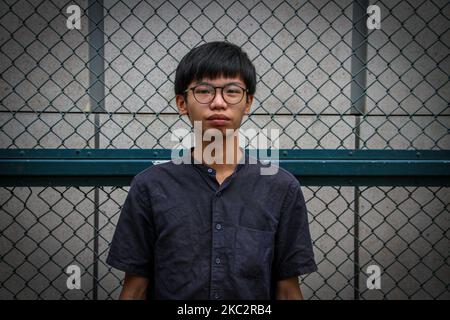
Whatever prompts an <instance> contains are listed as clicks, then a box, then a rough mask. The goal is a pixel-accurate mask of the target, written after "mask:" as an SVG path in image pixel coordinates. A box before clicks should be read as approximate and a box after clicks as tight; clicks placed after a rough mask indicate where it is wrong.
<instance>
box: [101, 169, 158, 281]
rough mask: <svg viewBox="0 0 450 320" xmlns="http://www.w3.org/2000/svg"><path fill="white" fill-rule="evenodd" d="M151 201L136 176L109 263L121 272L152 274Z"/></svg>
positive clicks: (117, 229)
mask: <svg viewBox="0 0 450 320" xmlns="http://www.w3.org/2000/svg"><path fill="white" fill-rule="evenodd" d="M152 221H153V219H152V211H151V206H150V201H149V199H148V197H147V196H146V193H145V190H143V188H142V186H140V183H139V180H138V179H137V178H136V177H135V178H134V179H133V181H132V182H131V186H130V190H129V192H128V195H127V198H126V200H125V203H124V205H123V207H122V211H121V213H120V217H119V221H118V223H117V227H116V230H115V232H114V236H113V239H112V242H111V246H110V250H109V254H108V258H107V259H106V262H107V263H108V264H109V265H110V266H112V267H114V268H116V269H119V270H121V271H124V272H127V273H131V274H135V275H138V276H142V277H147V278H148V277H150V276H151V270H152V269H151V268H152V266H153V248H154V234H155V233H154V225H153V222H152Z"/></svg>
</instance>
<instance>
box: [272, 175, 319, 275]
mask: <svg viewBox="0 0 450 320" xmlns="http://www.w3.org/2000/svg"><path fill="white" fill-rule="evenodd" d="M316 270H317V266H316V263H315V261H314V252H313V249H312V243H311V235H310V232H309V223H308V214H307V210H306V204H305V199H304V198H303V193H302V190H301V188H300V183H299V182H298V180H294V181H293V182H292V183H291V184H290V186H289V190H288V192H287V195H286V197H285V200H284V203H283V207H282V210H281V214H280V220H279V222H278V230H277V235H276V237H275V256H274V273H275V274H274V276H275V279H276V280H277V281H279V280H283V279H287V278H291V277H295V276H299V275H302V274H306V273H311V272H314V271H316Z"/></svg>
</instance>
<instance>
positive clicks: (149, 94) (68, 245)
mask: <svg viewBox="0 0 450 320" xmlns="http://www.w3.org/2000/svg"><path fill="white" fill-rule="evenodd" d="M53 3H54V4H55V5H53V4H52V3H51V2H48V1H43V2H42V3H41V4H39V2H36V3H35V2H33V4H30V3H29V2H27V1H20V0H19V1H6V2H1V3H0V10H1V18H0V46H1V50H0V70H1V78H0V92H1V103H0V124H1V132H0V148H93V147H94V143H95V136H94V121H95V120H94V115H93V114H92V113H91V112H90V111H91V110H92V109H93V107H95V106H92V105H91V104H90V100H89V96H88V94H87V89H88V88H89V69H88V62H89V46H88V42H87V38H86V37H87V35H88V19H87V17H86V15H83V16H82V21H81V24H82V29H81V30H68V29H67V28H66V24H65V21H66V14H65V8H66V7H67V5H68V4H73V1H62V0H59V1H53ZM77 3H78V4H79V5H80V7H81V8H82V9H83V10H84V9H86V8H87V1H86V0H85V1H77ZM149 3H150V4H149ZM149 3H147V2H140V1H126V2H125V1H112V0H105V1H104V7H105V9H104V14H105V19H104V30H105V37H104V41H105V47H104V58H105V63H104V69H105V71H104V72H105V73H104V75H105V109H106V112H104V113H102V114H100V115H99V123H100V126H101V128H100V135H99V137H98V139H99V145H100V148H122V149H130V148H172V147H173V146H174V142H172V141H170V133H171V132H172V131H173V130H175V129H178V128H180V127H183V128H189V124H188V123H187V119H185V118H183V117H180V116H179V115H177V112H176V108H175V101H174V94H173V79H174V72H175V68H176V66H177V63H178V61H179V60H180V59H181V58H182V56H183V55H184V54H186V53H187V52H188V50H189V49H190V48H192V47H194V46H196V45H198V44H201V43H203V42H206V41H213V40H224V39H226V40H228V41H231V42H234V43H236V44H238V45H241V46H242V47H243V48H244V50H245V51H247V53H248V54H249V56H250V58H251V59H252V60H253V62H254V64H255V66H256V69H257V73H258V84H257V94H256V100H255V103H254V105H253V107H252V111H253V112H252V114H251V116H250V117H246V118H245V119H244V123H243V128H244V129H248V128H266V129H271V128H278V129H280V132H281V134H282V135H281V138H280V148H289V149H290V148H300V149H352V148H354V147H355V141H356V139H358V138H359V139H360V145H361V148H363V149H433V150H448V149H449V148H450V134H449V131H448V128H449V127H450V120H449V119H450V117H449V115H450V109H449V108H448V102H449V101H450V82H449V80H448V70H450V65H449V64H450V58H449V47H448V44H449V43H450V39H449V37H450V34H449V33H448V31H447V32H446V30H447V29H448V25H449V18H448V17H449V16H450V12H449V10H450V8H449V6H448V5H447V2H446V1H445V0H442V1H433V2H427V3H425V4H422V5H420V6H419V2H418V1H417V2H416V1H411V4H410V5H408V4H407V3H406V2H401V1H382V2H375V3H376V4H378V5H379V6H380V8H381V12H382V19H383V20H382V24H381V30H371V31H369V36H368V48H367V60H368V63H367V72H366V75H367V91H366V110H365V111H366V112H365V114H364V115H362V116H359V119H358V120H359V121H360V133H359V136H358V135H357V134H356V132H355V126H356V123H357V118H356V117H357V116H356V115H352V114H351V101H350V87H351V73H350V72H351V54H352V48H351V45H352V21H351V19H352V13H353V12H352V5H351V4H352V2H351V1H336V2H331V1H311V2H302V1H285V2H283V1H263V2H260V1H245V2H242V3H239V2H234V1H220V4H219V2H211V3H209V2H208V1H196V2H195V4H194V3H192V2H185V1H172V2H165V1H159V2H157V1H149ZM371 3H373V2H371ZM9 5H12V9H11V10H10V9H9V7H8V6H9ZM32 5H35V7H32ZM412 6H416V7H417V14H414V11H413V7H412ZM202 9H203V12H202V11H201V10H202ZM297 9H298V11H296V10H297ZM319 9H320V14H319V12H318V11H319ZM178 10H179V12H180V14H178ZM389 10H392V11H391V12H390V13H389ZM402 22H403V24H402ZM426 22H428V24H427V25H426V24H425V23H426ZM400 50H401V52H400ZM388 89H389V91H388ZM126 191H127V188H124V189H122V188H107V187H105V188H101V189H100V191H99V194H100V228H101V234H100V235H101V236H100V248H99V249H100V252H101V259H100V260H101V261H100V263H99V275H100V278H101V280H100V285H101V286H100V287H99V289H98V296H99V298H100V299H103V298H108V297H111V296H112V297H114V298H115V297H117V295H118V293H119V290H120V288H119V280H120V279H121V278H122V277H123V274H122V273H121V272H118V271H115V270H110V269H109V268H108V267H107V266H106V265H105V263H104V261H105V258H106V253H107V244H108V242H109V241H110V239H111V237H112V234H113V231H114V226H115V223H116V221H117V218H118V214H119V212H120V206H121V204H122V203H123V200H124V198H125V196H126ZM360 191H361V193H360V198H359V212H360V213H359V214H360V239H361V247H360V249H359V250H360V255H361V256H360V259H361V260H360V265H361V269H362V271H363V273H362V274H361V278H360V287H361V290H362V294H361V297H362V298H367V299H380V298H389V299H401V298H407V297H411V298H450V295H449V292H448V288H446V287H445V285H448V282H449V280H450V267H449V262H448V248H449V240H448V239H449V234H448V230H449V224H450V222H449V218H448V203H449V201H448V199H450V196H449V190H448V188H405V187H395V188H387V187H384V188H375V187H372V188H362V189H361V190H360ZM303 192H304V193H305V198H306V200H307V206H308V209H309V215H310V221H311V231H312V237H313V240H314V242H315V243H314V244H315V253H316V257H317V261H318V263H319V272H318V273H314V274H311V275H310V276H308V277H306V278H305V279H302V282H303V281H304V284H303V290H304V294H305V296H306V297H308V298H319V299H335V298H338V299H352V298H353V276H354V274H353V251H354V246H353V232H354V231H353V224H354V206H355V193H354V188H351V187H303ZM0 200H1V201H0V203H1V208H0V213H1V219H0V223H1V226H0V230H2V236H1V242H0V250H1V256H2V262H1V263H0V275H1V276H0V281H1V282H2V283H3V287H2V288H0V298H3V299H9V298H12V297H13V295H14V293H17V292H19V293H18V295H17V297H18V298H29V299H32V298H36V297H41V298H56V299H58V298H61V297H64V298H68V299H80V298H90V297H91V296H92V272H93V267H92V266H93V265H92V263H93V260H92V257H93V253H92V249H93V234H94V233H93V216H92V213H93V210H94V191H93V189H92V188H34V187H33V188H1V189H0ZM70 226H71V227H70ZM26 230H28V231H27V232H26V233H25V231H26ZM61 242H62V243H63V245H61ZM53 254H55V258H54V261H53V260H49V256H50V255H53ZM26 256H28V259H25V257H26ZM70 264H78V265H80V266H82V269H83V270H84V273H83V278H82V279H83V281H82V288H83V290H81V291H76V290H73V291H68V290H67V289H66V287H65V280H66V276H65V274H64V273H63V270H64V268H65V267H66V266H67V265H70ZM371 264H377V265H379V266H380V267H381V268H382V270H383V275H382V290H370V291H369V290H366V289H365V288H366V286H365V280H366V276H365V275H364V271H365V270H366V267H367V266H368V265H371ZM27 281H29V282H28V283H27ZM50 281H53V282H51V284H50ZM421 283H423V284H424V285H423V287H421ZM39 292H43V293H42V294H41V295H38V293H39Z"/></svg>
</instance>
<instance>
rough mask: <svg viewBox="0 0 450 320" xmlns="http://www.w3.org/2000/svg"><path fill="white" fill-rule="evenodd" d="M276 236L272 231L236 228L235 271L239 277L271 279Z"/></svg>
mask: <svg viewBox="0 0 450 320" xmlns="http://www.w3.org/2000/svg"><path fill="white" fill-rule="evenodd" d="M274 236H275V233H274V232H272V231H262V230H256V229H251V228H246V227H241V226H238V227H237V228H236V238H235V239H236V240H235V259H234V269H235V273H236V275H237V276H238V277H243V278H256V279H266V280H268V279H270V273H271V265H272V259H273V251H274Z"/></svg>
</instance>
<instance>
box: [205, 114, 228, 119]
mask: <svg viewBox="0 0 450 320" xmlns="http://www.w3.org/2000/svg"><path fill="white" fill-rule="evenodd" d="M207 119H208V120H230V118H228V117H227V116H225V115H222V114H214V115H212V116H209V117H208V118H207Z"/></svg>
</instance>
